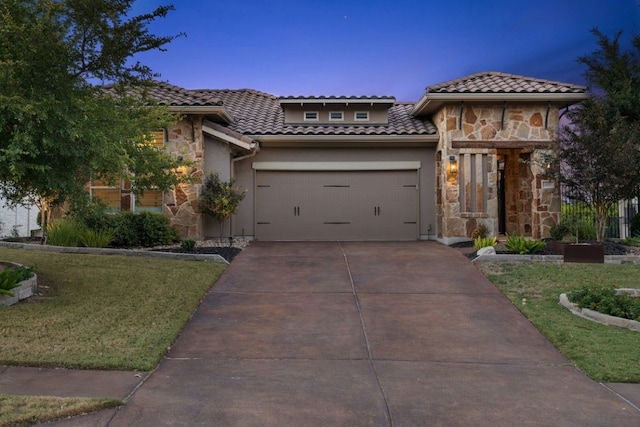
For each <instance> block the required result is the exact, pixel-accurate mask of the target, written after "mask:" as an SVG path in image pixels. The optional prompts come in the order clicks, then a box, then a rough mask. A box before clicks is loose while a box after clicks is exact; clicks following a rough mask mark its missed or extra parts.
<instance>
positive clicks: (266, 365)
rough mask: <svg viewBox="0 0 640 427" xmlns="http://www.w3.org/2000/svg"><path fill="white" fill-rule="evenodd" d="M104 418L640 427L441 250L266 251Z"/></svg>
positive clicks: (259, 251)
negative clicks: (138, 384) (131, 394)
mask: <svg viewBox="0 0 640 427" xmlns="http://www.w3.org/2000/svg"><path fill="white" fill-rule="evenodd" d="M186 288H188V284H187V287H186ZM186 288H185V289H183V291H187V289H186ZM102 417H103V419H102V420H101V421H96V420H95V419H94V420H93V421H92V425H105V426H106V425H108V426H110V427H114V426H154V427H156V426H195V425H207V426H396V427H398V426H427V425H429V426H431V425H434V426H435V425H444V426H452V425H474V426H479V425H491V426H495V425H519V426H520V425H540V426H543V425H544V426H550V425H562V426H569V425H575V426H605V425H616V426H632V425H633V426H637V425H640V412H638V410H637V408H634V406H633V405H630V404H628V403H627V402H625V401H624V400H623V399H621V398H620V397H619V396H617V395H616V394H614V393H613V392H611V391H610V390H608V389H607V388H605V387H604V386H602V385H600V384H598V383H596V382H593V381H591V380H589V379H588V378H587V377H585V376H584V375H583V374H582V373H581V372H580V371H578V370H577V369H575V368H574V367H573V366H572V365H571V364H570V363H569V361H568V360H567V359H566V358H565V357H564V356H563V355H562V354H560V353H559V352H558V351H557V350H556V349H555V347H553V346H552V345H551V344H550V343H549V342H548V341H547V340H546V339H545V338H544V337H543V336H542V335H541V334H540V333H539V332H538V331H537V330H536V329H535V328H534V327H533V326H532V325H531V324H530V323H529V322H528V321H527V320H526V318H525V317H523V316H522V315H521V314H520V313H519V312H518V311H517V309H516V308H515V307H513V306H512V304H511V303H510V302H509V301H508V300H507V299H506V297H504V296H503V295H502V294H501V293H500V292H499V291H498V290H497V289H496V288H495V287H494V286H493V285H492V284H491V283H490V282H489V281H488V280H486V279H485V278H484V277H483V276H482V275H481V274H480V273H479V272H478V270H477V269H476V268H475V266H473V265H472V264H471V263H470V262H469V261H468V260H467V259H466V258H465V257H464V256H463V255H462V254H460V253H459V252H457V251H456V250H453V249H451V248H448V247H446V246H444V245H440V244H438V243H435V242H406V243H361V242H358V243H338V242H328V243H261V242H254V243H252V244H251V245H250V246H249V247H248V248H247V249H245V250H244V251H243V252H242V253H241V254H240V255H239V256H238V257H237V258H236V259H235V260H234V261H233V263H232V264H231V266H230V267H229V268H228V269H227V271H226V272H225V273H224V274H223V276H222V277H221V279H220V280H219V281H218V283H217V285H216V286H214V288H213V289H212V290H211V291H210V292H209V294H208V295H207V297H206V298H205V300H204V301H203V303H202V305H201V306H200V308H199V309H198V311H197V312H196V314H195V315H194V317H193V319H192V320H191V322H190V323H189V325H188V326H187V327H186V329H185V330H184V332H183V334H182V335H181V336H180V337H179V339H178V340H177V342H176V343H175V346H174V347H173V348H172V349H171V350H170V352H169V354H168V357H167V358H166V359H165V360H164V361H163V362H162V363H161V364H160V366H159V367H158V369H157V370H156V371H155V372H154V373H153V374H152V375H151V376H150V377H149V379H148V380H147V381H146V382H145V383H144V384H143V385H142V386H141V387H140V389H139V390H138V391H137V392H136V393H135V394H134V395H133V396H132V398H131V399H130V401H129V402H128V404H127V405H126V406H125V407H123V408H121V409H120V410H119V411H117V412H115V411H114V412H113V413H108V412H103V414H102ZM75 422H78V423H81V422H82V418H79V419H76V420H75ZM61 425H62V424H61ZM64 425H71V424H70V423H69V424H66V423H65V424H64ZM74 425H76V424H74ZM77 425H81V424H77Z"/></svg>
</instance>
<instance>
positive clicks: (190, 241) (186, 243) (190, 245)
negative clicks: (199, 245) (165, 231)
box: [180, 238, 196, 252]
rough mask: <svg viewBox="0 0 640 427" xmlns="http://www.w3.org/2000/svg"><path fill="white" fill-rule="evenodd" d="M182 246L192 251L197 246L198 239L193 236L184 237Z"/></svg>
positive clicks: (184, 249) (187, 250) (186, 250)
mask: <svg viewBox="0 0 640 427" xmlns="http://www.w3.org/2000/svg"><path fill="white" fill-rule="evenodd" d="M180 246H181V248H182V250H183V251H185V252H192V251H193V250H194V249H195V248H196V241H195V240H193V239H191V238H186V239H182V243H181V245H180Z"/></svg>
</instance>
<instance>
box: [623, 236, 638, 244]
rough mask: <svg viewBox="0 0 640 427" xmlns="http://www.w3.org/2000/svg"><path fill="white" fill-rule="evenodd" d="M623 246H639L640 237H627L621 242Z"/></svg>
mask: <svg viewBox="0 0 640 427" xmlns="http://www.w3.org/2000/svg"><path fill="white" fill-rule="evenodd" d="M622 244H623V245H627V246H640V237H627V238H626V239H624V240H623V241H622Z"/></svg>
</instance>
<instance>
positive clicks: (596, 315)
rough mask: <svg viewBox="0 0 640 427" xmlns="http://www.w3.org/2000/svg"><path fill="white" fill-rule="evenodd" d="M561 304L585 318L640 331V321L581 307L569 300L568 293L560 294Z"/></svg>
mask: <svg viewBox="0 0 640 427" xmlns="http://www.w3.org/2000/svg"><path fill="white" fill-rule="evenodd" d="M560 304H562V306H563V307H565V308H567V309H568V310H569V311H571V312H572V313H573V314H575V315H576V316H578V317H582V318H583V319H587V320H591V321H592V322H597V323H602V324H604V325H609V326H617V327H619V328H625V329H630V330H632V331H636V332H640V322H636V321H635V320H630V319H622V318H620V317H615V316H609V315H608V314H603V313H600V312H597V311H594V310H589V309H588V308H580V307H578V306H577V305H576V304H574V303H572V302H571V301H569V298H567V294H560Z"/></svg>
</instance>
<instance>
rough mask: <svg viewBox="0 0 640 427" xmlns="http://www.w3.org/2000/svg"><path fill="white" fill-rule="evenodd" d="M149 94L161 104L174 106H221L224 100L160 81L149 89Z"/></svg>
mask: <svg viewBox="0 0 640 427" xmlns="http://www.w3.org/2000/svg"><path fill="white" fill-rule="evenodd" d="M149 95H150V96H151V97H152V98H153V99H155V100H156V101H158V102H159V103H160V104H164V105H169V106H172V107H187V106H189V107H194V106H197V107H206V106H221V105H222V100H221V99H219V98H216V97H214V96H211V95H208V94H203V93H199V92H196V91H192V90H187V89H183V88H181V87H178V86H174V85H171V84H169V83H164V82H158V83H157V84H156V85H155V86H153V87H152V88H151V90H150V91H149Z"/></svg>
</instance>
